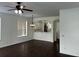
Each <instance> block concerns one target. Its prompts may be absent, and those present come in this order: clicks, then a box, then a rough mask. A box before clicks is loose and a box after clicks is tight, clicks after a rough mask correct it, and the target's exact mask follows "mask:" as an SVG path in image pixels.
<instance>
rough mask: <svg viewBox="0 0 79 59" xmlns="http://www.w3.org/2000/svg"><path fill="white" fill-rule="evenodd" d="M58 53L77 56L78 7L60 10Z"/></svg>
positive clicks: (78, 47)
mask: <svg viewBox="0 0 79 59" xmlns="http://www.w3.org/2000/svg"><path fill="white" fill-rule="evenodd" d="M60 53H64V54H69V55H74V56H79V8H72V9H64V10H60Z"/></svg>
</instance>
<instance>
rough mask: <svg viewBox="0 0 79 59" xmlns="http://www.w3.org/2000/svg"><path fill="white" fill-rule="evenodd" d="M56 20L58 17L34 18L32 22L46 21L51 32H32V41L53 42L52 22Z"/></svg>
mask: <svg viewBox="0 0 79 59" xmlns="http://www.w3.org/2000/svg"><path fill="white" fill-rule="evenodd" d="M57 19H58V16H52V17H41V18H35V19H34V21H38V20H48V21H49V22H50V23H51V25H52V30H51V32H34V35H33V39H37V40H43V41H49V42H53V21H54V20H57Z"/></svg>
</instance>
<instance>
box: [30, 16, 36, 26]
mask: <svg viewBox="0 0 79 59" xmlns="http://www.w3.org/2000/svg"><path fill="white" fill-rule="evenodd" d="M30 26H31V27H35V24H34V23H33V15H32V23H31V24H30Z"/></svg>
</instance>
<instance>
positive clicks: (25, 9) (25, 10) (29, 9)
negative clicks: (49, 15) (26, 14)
mask: <svg viewBox="0 0 79 59" xmlns="http://www.w3.org/2000/svg"><path fill="white" fill-rule="evenodd" d="M23 10H25V11H30V12H32V11H33V10H30V9H23Z"/></svg>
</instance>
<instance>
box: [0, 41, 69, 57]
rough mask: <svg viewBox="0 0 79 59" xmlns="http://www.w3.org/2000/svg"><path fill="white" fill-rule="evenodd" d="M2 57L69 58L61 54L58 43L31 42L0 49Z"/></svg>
mask: <svg viewBox="0 0 79 59" xmlns="http://www.w3.org/2000/svg"><path fill="white" fill-rule="evenodd" d="M0 56H1V57H64V56H66V57H69V56H68V55H63V54H59V53H58V50H57V48H56V43H55V44H54V43H51V42H46V41H40V40H30V41H28V42H24V43H20V44H16V45H12V46H8V47H4V48H0Z"/></svg>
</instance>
